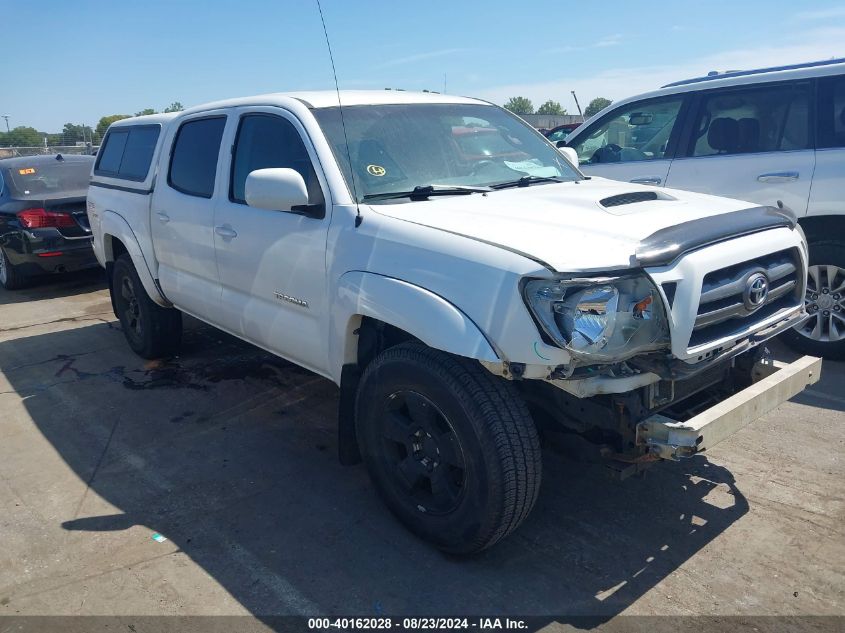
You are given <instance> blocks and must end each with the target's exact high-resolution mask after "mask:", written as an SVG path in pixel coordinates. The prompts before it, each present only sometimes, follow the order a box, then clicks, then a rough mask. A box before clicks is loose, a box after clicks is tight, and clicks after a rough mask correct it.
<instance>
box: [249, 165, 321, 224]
mask: <svg viewBox="0 0 845 633" xmlns="http://www.w3.org/2000/svg"><path fill="white" fill-rule="evenodd" d="M244 198H246V203H247V204H248V205H249V206H251V207H254V208H256V209H267V210H268V211H293V212H294V213H301V214H303V215H307V216H310V217H320V218H321V217H323V216H324V214H325V208H324V206H323V205H322V204H313V205H312V204H308V188H307V187H306V186H305V180H304V179H303V178H302V176H301V175H300V173H299V172H298V171H296V170H294V169H288V168H286V167H273V168H270V169H256V170H255V171H251V172H250V173H249V175H248V176H247V177H246V183H245V184H244Z"/></svg>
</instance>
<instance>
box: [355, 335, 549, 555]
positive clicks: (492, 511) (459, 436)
mask: <svg viewBox="0 0 845 633" xmlns="http://www.w3.org/2000/svg"><path fill="white" fill-rule="evenodd" d="M356 428H357V433H358V444H359V446H360V448H361V453H362V456H363V458H364V462H365V463H366V465H367V469H368V471H369V474H370V477H371V478H372V480H373V483H374V484H375V486H376V488H377V489H378V491H379V493H380V495H381V496H382V498H383V499H384V501H385V502H386V504H387V506H388V507H389V508H390V509H391V510H392V511H393V513H394V514H395V515H396V516H397V517H398V518H399V520H400V521H402V523H404V524H405V526H406V527H407V528H408V529H410V530H411V531H412V532H414V533H415V534H417V535H418V536H420V537H422V538H424V539H426V540H428V541H431V542H432V543H434V544H435V545H436V546H437V547H439V548H440V549H443V550H445V551H449V552H453V553H460V554H469V553H473V552H477V551H480V550H483V549H485V548H487V547H490V546H491V545H493V544H494V543H496V542H498V541H499V540H501V539H502V538H504V537H505V536H507V535H508V534H510V533H511V532H512V531H513V530H515V529H516V528H517V527H518V526H519V524H520V523H522V521H523V520H524V519H525V517H526V516H528V513H529V512H530V511H531V508H532V507H533V506H534V502H535V500H536V499H537V493H538V491H539V489H540V477H541V457H540V444H539V440H538V437H537V431H536V429H535V427H534V423H533V421H532V419H531V416H530V414H529V413H528V409H527V408H526V406H525V403H524V402H523V401H522V399H521V398H520V396H519V394H518V393H517V392H516V390H514V389H513V387H512V386H511V385H510V384H509V383H507V382H505V381H503V380H499V379H496V378H494V377H493V376H492V375H490V374H489V373H488V372H487V371H486V370H484V369H483V368H482V367H481V366H480V365H478V363H476V362H474V361H471V360H467V359H463V358H458V357H454V356H451V355H449V354H446V353H443V352H440V351H437V350H433V349H430V348H427V347H425V346H423V345H420V344H416V343H406V344H402V345H399V346H397V347H393V348H390V349H388V350H386V351H385V352H383V353H382V354H380V355H379V356H378V357H377V358H376V359H375V360H374V361H373V362H372V363H371V364H370V365H369V366H368V367H367V369H366V371H365V372H364V375H363V377H362V379H361V385H360V388H359V391H358V398H357V415H356Z"/></svg>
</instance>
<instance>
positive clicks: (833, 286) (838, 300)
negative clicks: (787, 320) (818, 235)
mask: <svg viewBox="0 0 845 633" xmlns="http://www.w3.org/2000/svg"><path fill="white" fill-rule="evenodd" d="M805 304H806V306H807V312H809V314H810V318H809V319H808V320H807V321H806V322H805V323H804V324H803V325H800V326H799V327H797V328H795V329H793V330H791V331H789V332H787V333H786V334H785V335H784V340H785V341H786V342H787V343H788V344H789V345H790V346H791V347H793V348H795V349H796V350H798V351H801V352H804V353H807V354H813V355H815V356H824V357H825V358H832V359H843V358H845V242H840V241H828V242H812V243H810V266H809V268H808V269H807V294H806V297H805Z"/></svg>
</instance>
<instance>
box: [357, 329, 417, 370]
mask: <svg viewBox="0 0 845 633" xmlns="http://www.w3.org/2000/svg"><path fill="white" fill-rule="evenodd" d="M356 333H357V334H358V352H357V358H356V360H357V364H358V368H359V369H360V370H361V371H363V370H364V368H365V367H366V366H367V365H369V364H370V362H372V360H373V359H374V358H375V357H376V356H378V355H379V354H381V353H382V352H383V351H384V350H386V349H388V348H390V347H394V346H396V345H399V344H400V343H404V342H405V341H418V340H419V339H417V338H416V337H414V336H412V335H411V334H408V332H406V331H405V330H401V329H399V328H398V327H395V326H393V325H390V324H389V323H385V322H384V321H379V320H378V319H373V318H371V317H362V318H361V325H360V327H359V328H358V330H357V332H356Z"/></svg>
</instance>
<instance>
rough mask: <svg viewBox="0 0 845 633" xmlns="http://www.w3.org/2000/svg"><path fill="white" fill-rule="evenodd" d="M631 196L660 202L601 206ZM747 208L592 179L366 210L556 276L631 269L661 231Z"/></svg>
mask: <svg viewBox="0 0 845 633" xmlns="http://www.w3.org/2000/svg"><path fill="white" fill-rule="evenodd" d="M637 192H653V193H656V194H657V196H658V199H656V200H646V201H638V202H630V203H627V204H616V205H613V204H611V203H610V202H608V201H607V199H608V198H610V197H612V196H620V195H622V194H630V193H637ZM603 200H604V201H605V202H604V203H602V202H601V201H603ZM751 206H754V205H753V204H751V203H748V202H741V201H739V200H732V199H729V198H720V197H717V196H709V195H705V194H698V193H692V192H688V191H679V190H675V189H658V188H654V187H647V186H642V185H633V184H630V183H622V182H618V181H614V180H607V179H605V178H596V177H593V178H591V179H589V180H581V181H579V182H577V183H576V182H564V183H549V184H536V185H532V186H530V187H519V188H514V189H505V190H502V191H496V192H491V193H489V194H486V195H481V194H472V195H460V196H447V197H439V198H438V197H433V198H431V199H430V200H426V201H420V202H404V203H399V204H392V203H391V204H378V205H371V206H370V209H371V210H372V211H373V212H376V213H380V214H383V215H388V216H390V217H393V218H397V219H400V220H405V221H407V222H412V223H414V224H420V225H423V226H428V227H431V228H435V229H440V230H442V231H448V232H449V233H454V234H457V235H462V236H465V237H467V238H470V239H474V240H478V241H481V242H485V243H488V244H493V245H496V246H499V247H501V248H505V249H507V250H510V251H514V252H518V253H520V254H522V255H525V256H526V257H529V258H531V259H533V260H536V261H538V262H540V263H541V264H543V265H544V266H546V267H548V268H551V269H553V270H555V271H558V272H564V271H566V272H589V271H604V270H616V269H621V268H628V267H630V266H631V265H632V264H633V263H634V262H633V260H634V252H635V250H636V247H637V245H638V244H639V243H640V242H641V241H642V240H643V239H644V238H646V237H648V236H650V235H652V234H653V233H655V232H657V231H659V230H660V229H664V228H667V227H671V226H674V225H677V224H681V223H684V222H689V221H691V220H696V219H699V218H705V217H709V216H714V215H719V214H722V213H729V212H732V211H737V210H739V209H744V208H748V207H751Z"/></svg>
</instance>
